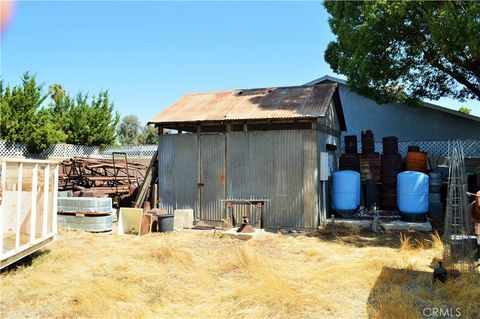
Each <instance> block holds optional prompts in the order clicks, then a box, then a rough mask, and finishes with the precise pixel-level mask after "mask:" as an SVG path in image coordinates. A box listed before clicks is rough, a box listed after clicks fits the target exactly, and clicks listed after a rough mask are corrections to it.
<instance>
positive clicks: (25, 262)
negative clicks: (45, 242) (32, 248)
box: [0, 249, 50, 274]
mask: <svg viewBox="0 0 480 319" xmlns="http://www.w3.org/2000/svg"><path fill="white" fill-rule="evenodd" d="M49 253H50V250H48V249H41V250H38V251H36V252H34V253H33V254H30V255H28V256H25V257H23V258H22V259H20V260H17V261H16V262H14V263H13V264H10V265H8V266H7V267H5V268H3V269H2V270H0V274H4V273H8V272H14V271H17V270H20V269H23V268H25V267H30V266H32V265H33V264H34V262H35V261H36V260H39V259H40V257H44V256H46V255H48V254H49Z"/></svg>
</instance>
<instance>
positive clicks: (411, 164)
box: [407, 151, 427, 173]
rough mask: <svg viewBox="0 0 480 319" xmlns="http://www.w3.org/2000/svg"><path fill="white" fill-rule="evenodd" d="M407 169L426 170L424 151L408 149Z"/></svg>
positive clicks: (424, 171)
mask: <svg viewBox="0 0 480 319" xmlns="http://www.w3.org/2000/svg"><path fill="white" fill-rule="evenodd" d="M407 170H409V171H417V172H423V173H426V172H427V154H426V153H424V152H415V151H408V153H407Z"/></svg>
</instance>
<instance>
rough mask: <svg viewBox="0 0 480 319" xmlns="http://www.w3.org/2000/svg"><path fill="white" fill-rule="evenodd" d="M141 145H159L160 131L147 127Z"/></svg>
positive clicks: (140, 140)
mask: <svg viewBox="0 0 480 319" xmlns="http://www.w3.org/2000/svg"><path fill="white" fill-rule="evenodd" d="M139 143H140V144H149V145H152V144H158V131H157V129H156V128H155V127H154V126H151V125H145V126H144V128H143V131H142V133H141V134H140V139H139Z"/></svg>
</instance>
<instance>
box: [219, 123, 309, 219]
mask: <svg viewBox="0 0 480 319" xmlns="http://www.w3.org/2000/svg"><path fill="white" fill-rule="evenodd" d="M227 150H228V152H227V169H228V172H227V195H228V198H237V199H238V198H265V199H269V200H270V202H268V203H267V205H266V206H265V207H264V216H263V222H264V226H266V227H301V228H314V227H317V226H318V222H317V217H316V216H317V213H318V212H317V205H318V204H317V181H316V179H317V177H316V168H317V156H316V152H317V148H316V135H315V132H313V131H307V130H302V131H300V130H295V131H293V130H292V131H266V132H248V133H243V132H233V133H228V134H227ZM304 162H305V164H306V166H305V165H304ZM245 210H246V208H244V209H243V210H241V209H237V210H236V213H235V218H236V219H238V218H241V214H243V213H244V211H245Z"/></svg>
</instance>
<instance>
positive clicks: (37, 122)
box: [0, 72, 62, 153]
mask: <svg viewBox="0 0 480 319" xmlns="http://www.w3.org/2000/svg"><path fill="white" fill-rule="evenodd" d="M42 89H43V85H41V84H37V83H36V79H35V76H31V75H30V74H29V73H28V72H26V73H24V75H23V77H22V84H21V85H17V86H14V87H12V88H10V86H8V85H7V86H6V87H5V88H4V85H3V82H1V83H0V94H1V108H0V138H1V139H3V140H6V141H8V142H17V143H25V144H26V146H27V149H28V150H29V151H30V152H32V153H38V152H41V151H43V150H45V149H47V148H48V147H50V146H51V145H53V144H55V143H56V142H58V141H60V140H61V139H62V134H61V132H59V130H58V129H56V127H55V125H54V124H53V121H52V118H51V117H50V116H49V112H46V111H45V110H43V109H42V108H41V104H42V103H43V101H45V99H46V98H47V95H45V94H43V93H42Z"/></svg>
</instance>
